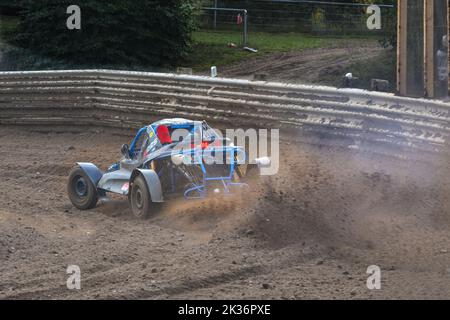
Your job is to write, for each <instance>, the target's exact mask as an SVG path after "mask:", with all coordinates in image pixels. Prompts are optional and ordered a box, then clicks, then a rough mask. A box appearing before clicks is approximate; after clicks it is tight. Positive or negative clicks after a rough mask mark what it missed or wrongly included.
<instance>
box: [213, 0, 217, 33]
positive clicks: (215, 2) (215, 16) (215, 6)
mask: <svg viewBox="0 0 450 320" xmlns="http://www.w3.org/2000/svg"><path fill="white" fill-rule="evenodd" d="M217 6H218V4H217V0H214V9H217ZM214 29H217V10H214Z"/></svg>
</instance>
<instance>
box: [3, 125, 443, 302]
mask: <svg viewBox="0 0 450 320" xmlns="http://www.w3.org/2000/svg"><path fill="white" fill-rule="evenodd" d="M282 138H283V137H282ZM284 139H289V137H287V136H284ZM128 140H129V137H127V136H121V135H111V134H110V133H108V132H98V133H95V134H94V133H84V134H79V133H64V134H58V133H37V132H32V131H31V132H29V131H28V130H25V129H18V128H0V152H1V166H0V175H1V177H2V179H0V187H1V190H2V193H1V196H0V298H9V299H18V298H26V299H46V298H62V299H78V298H89V299H93V298H138V299H164V298H194V299H196V298H214V299H215V298H225V299H228V298H230V299H231V298H244V299H247V298H258V299H259V298H263V299H266V298H267V299H269V298H282V299H309V298H312V299H325V298H330V299H359V298H372V299H380V298H388V299H393V298H439V299H444V298H445V299H449V298H450V237H449V236H448V234H449V231H450V212H449V209H448V208H450V203H449V202H450V197H449V196H448V195H449V192H450V176H449V175H448V166H447V164H445V163H444V164H439V163H435V165H430V164H429V163H427V164H425V163H419V162H413V161H409V162H404V161H401V160H396V159H391V158H385V157H381V156H375V155H369V154H358V153H357V152H356V151H352V150H348V149H342V148H337V147H336V148H335V147H313V146H308V145H300V144H295V143H287V142H284V143H283V144H282V150H281V154H282V157H283V158H284V159H285V160H284V161H282V167H281V171H280V173H279V175H278V176H275V177H271V178H264V179H262V180H261V181H260V182H259V183H256V184H255V186H254V191H253V192H251V193H250V194H248V195H246V197H245V201H243V200H238V199H236V200H234V201H232V202H230V203H227V204H224V203H222V202H218V201H207V202H185V201H178V202H173V203H171V204H169V205H167V206H166V207H165V208H164V209H163V210H162V212H160V213H159V214H158V215H156V216H155V217H153V218H151V219H150V220H148V221H145V222H142V221H137V220H136V219H135V218H133V217H132V215H131V213H130V212H129V210H128V208H127V203H126V202H123V201H115V202H112V203H108V204H100V205H99V206H98V207H97V209H95V210H92V211H90V212H80V211H78V210H76V209H74V208H73V207H72V206H71V205H70V203H69V201H68V199H67V196H66V190H65V185H66V179H67V174H68V172H69V170H70V168H71V166H72V165H73V163H74V162H75V161H91V162H95V163H98V164H101V167H102V169H105V168H106V166H107V165H109V164H110V163H112V162H113V161H115V160H116V159H117V158H118V156H119V149H120V145H121V144H122V143H125V142H128ZM72 264H76V265H79V266H80V267H81V272H82V290H81V291H70V290H68V289H67V288H66V279H67V275H66V272H65V271H66V268H67V266H68V265H72ZM374 264H375V265H379V266H380V267H381V268H382V270H383V273H382V277H383V278H382V279H383V282H382V285H383V287H382V290H381V291H369V290H368V289H367V288H366V279H367V277H368V275H366V269H367V267H368V266H369V265H374Z"/></svg>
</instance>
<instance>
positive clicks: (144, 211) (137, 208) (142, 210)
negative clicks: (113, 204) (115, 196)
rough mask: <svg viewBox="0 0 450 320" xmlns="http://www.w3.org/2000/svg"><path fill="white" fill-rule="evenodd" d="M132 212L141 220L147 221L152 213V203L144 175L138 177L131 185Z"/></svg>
mask: <svg viewBox="0 0 450 320" xmlns="http://www.w3.org/2000/svg"><path fill="white" fill-rule="evenodd" d="M129 201H130V206H131V211H132V212H133V214H134V215H135V217H137V218H139V219H147V218H148V217H149V216H150V215H151V212H152V210H151V209H152V204H153V203H152V201H151V198H150V192H149V190H148V186H147V182H146V181H145V179H144V177H143V176H142V175H140V176H138V177H137V178H136V179H135V180H134V181H133V183H132V185H131V191H130V196H129Z"/></svg>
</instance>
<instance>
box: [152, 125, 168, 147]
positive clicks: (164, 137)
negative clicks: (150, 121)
mask: <svg viewBox="0 0 450 320" xmlns="http://www.w3.org/2000/svg"><path fill="white" fill-rule="evenodd" d="M156 134H157V135H158V139H159V141H160V142H161V144H162V145H166V144H171V143H172V138H171V137H170V132H169V128H168V127H167V126H164V125H161V126H159V127H158V128H157V129H156Z"/></svg>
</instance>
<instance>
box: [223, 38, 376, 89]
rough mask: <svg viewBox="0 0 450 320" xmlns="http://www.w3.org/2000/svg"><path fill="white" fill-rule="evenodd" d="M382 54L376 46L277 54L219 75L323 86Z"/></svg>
mask: <svg viewBox="0 0 450 320" xmlns="http://www.w3.org/2000/svg"><path fill="white" fill-rule="evenodd" d="M383 52H384V49H383V48H382V47H381V46H380V45H379V44H378V43H376V42H368V43H367V44H365V45H364V44H363V45H362V44H361V43H360V42H359V43H358V44H357V45H355V43H352V42H349V44H348V46H345V47H342V46H339V47H336V48H323V49H307V50H301V51H289V52H279V53H273V54H267V55H263V56H261V57H257V58H252V59H248V60H244V61H243V62H240V63H237V64H233V65H230V66H224V67H223V68H221V69H220V74H221V76H223V77H227V78H244V79H252V78H253V75H254V74H258V73H262V74H265V75H266V77H267V80H270V81H281V82H289V83H293V82H300V83H307V84H311V83H322V82H323V78H329V77H330V76H331V75H333V76H334V77H336V78H337V79H340V78H341V77H343V76H344V75H345V74H346V73H348V72H351V71H352V70H351V69H349V67H350V66H351V65H352V64H354V63H356V62H359V61H370V60H371V59H372V58H375V57H378V56H379V55H380V54H382V53H383Z"/></svg>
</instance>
